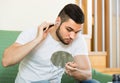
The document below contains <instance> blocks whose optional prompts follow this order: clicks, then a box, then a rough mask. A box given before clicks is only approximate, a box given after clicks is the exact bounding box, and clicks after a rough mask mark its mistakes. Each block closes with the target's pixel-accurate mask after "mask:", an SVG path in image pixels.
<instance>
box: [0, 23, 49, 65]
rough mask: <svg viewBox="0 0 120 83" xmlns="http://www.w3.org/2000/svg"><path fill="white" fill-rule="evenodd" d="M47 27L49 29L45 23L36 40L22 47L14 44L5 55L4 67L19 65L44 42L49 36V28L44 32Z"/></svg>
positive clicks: (39, 29)
mask: <svg viewBox="0 0 120 83" xmlns="http://www.w3.org/2000/svg"><path fill="white" fill-rule="evenodd" d="M45 27H49V23H46V22H45V23H43V24H41V25H40V26H39V27H38V31H37V35H36V38H35V39H33V40H32V41H30V42H28V43H26V44H24V45H22V44H19V43H14V44H13V45H11V46H10V47H8V48H7V49H6V50H5V51H4V54H3V58H2V65H3V66H4V67H7V66H10V65H14V64H17V63H18V62H20V61H21V60H22V59H23V58H24V57H25V56H27V54H28V53H29V52H30V51H31V50H32V49H34V48H35V47H36V46H37V45H38V44H40V43H41V42H42V40H44V39H45V38H46V36H47V34H48V31H49V30H48V28H47V29H46V30H45V31H43V29H44V28H45Z"/></svg>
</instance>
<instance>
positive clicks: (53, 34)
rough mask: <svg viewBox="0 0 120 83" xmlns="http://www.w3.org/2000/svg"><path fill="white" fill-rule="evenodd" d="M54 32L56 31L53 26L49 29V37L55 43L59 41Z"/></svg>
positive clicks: (55, 27)
mask: <svg viewBox="0 0 120 83" xmlns="http://www.w3.org/2000/svg"><path fill="white" fill-rule="evenodd" d="M56 30H57V26H53V27H51V29H50V35H51V36H52V38H53V39H54V40H56V41H59V39H58V37H57V35H56Z"/></svg>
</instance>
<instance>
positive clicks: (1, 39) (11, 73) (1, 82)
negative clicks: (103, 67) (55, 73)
mask: <svg viewBox="0 0 120 83" xmlns="http://www.w3.org/2000/svg"><path fill="white" fill-rule="evenodd" d="M19 33H20V31H7V30H0V83H14V79H15V77H16V74H17V72H18V65H19V64H17V65H14V66H10V67H7V68H4V67H3V66H2V65H1V59H2V55H3V51H4V49H5V48H7V47H8V46H10V45H11V44H12V43H13V42H14V41H15V40H16V38H17V36H18V35H19ZM92 77H93V79H96V80H98V81H100V82H101V83H107V82H109V81H112V76H111V75H108V74H103V73H101V72H98V71H96V70H95V69H93V70H92ZM74 81H75V80H74V79H73V78H72V77H70V76H68V75H66V74H64V75H63V77H62V83H74Z"/></svg>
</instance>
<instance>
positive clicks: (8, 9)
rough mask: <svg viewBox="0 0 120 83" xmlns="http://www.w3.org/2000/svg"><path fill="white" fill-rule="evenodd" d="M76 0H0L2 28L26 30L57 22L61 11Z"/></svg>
mask: <svg viewBox="0 0 120 83" xmlns="http://www.w3.org/2000/svg"><path fill="white" fill-rule="evenodd" d="M67 3H75V0H0V30H25V29H27V28H30V27H37V26H38V25H39V24H40V23H41V22H43V21H48V22H53V23H54V22H55V19H56V17H57V15H58V13H59V11H60V10H61V9H62V8H63V6H64V5H66V4H67Z"/></svg>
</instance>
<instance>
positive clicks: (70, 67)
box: [66, 55, 92, 80]
mask: <svg viewBox="0 0 120 83" xmlns="http://www.w3.org/2000/svg"><path fill="white" fill-rule="evenodd" d="M66 73H67V74H68V75H71V76H73V77H74V78H75V79H77V80H87V79H91V78H92V72H91V64H90V61H89V58H88V56H86V55H84V56H83V55H80V56H79V55H78V56H75V57H74V62H68V63H67V64H66Z"/></svg>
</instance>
